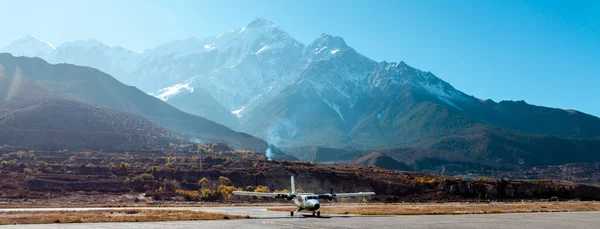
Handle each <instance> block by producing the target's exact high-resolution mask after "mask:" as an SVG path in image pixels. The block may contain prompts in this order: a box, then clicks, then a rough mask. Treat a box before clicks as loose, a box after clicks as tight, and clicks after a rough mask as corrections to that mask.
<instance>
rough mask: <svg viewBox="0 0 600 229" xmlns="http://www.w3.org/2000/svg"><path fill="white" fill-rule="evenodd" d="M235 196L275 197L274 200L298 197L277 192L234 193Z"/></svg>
mask: <svg viewBox="0 0 600 229" xmlns="http://www.w3.org/2000/svg"><path fill="white" fill-rule="evenodd" d="M233 195H238V196H262V197H273V198H288V197H293V196H296V195H293V194H290V193H275V192H243V191H233Z"/></svg>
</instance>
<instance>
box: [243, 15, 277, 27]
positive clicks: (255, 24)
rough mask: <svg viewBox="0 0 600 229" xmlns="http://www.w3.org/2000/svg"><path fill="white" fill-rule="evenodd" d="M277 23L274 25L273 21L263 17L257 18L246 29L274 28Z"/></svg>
mask: <svg viewBox="0 0 600 229" xmlns="http://www.w3.org/2000/svg"><path fill="white" fill-rule="evenodd" d="M274 25H275V23H273V22H272V21H269V20H267V19H265V18H263V17H257V18H255V19H254V20H252V21H251V22H250V23H248V25H246V28H256V27H263V26H274Z"/></svg>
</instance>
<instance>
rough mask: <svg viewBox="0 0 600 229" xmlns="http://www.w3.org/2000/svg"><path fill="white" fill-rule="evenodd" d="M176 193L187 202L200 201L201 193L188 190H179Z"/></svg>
mask: <svg viewBox="0 0 600 229" xmlns="http://www.w3.org/2000/svg"><path fill="white" fill-rule="evenodd" d="M175 193H177V195H179V196H183V198H185V200H186V201H198V200H200V193H199V192H198V191H188V190H181V189H177V190H176V191H175Z"/></svg>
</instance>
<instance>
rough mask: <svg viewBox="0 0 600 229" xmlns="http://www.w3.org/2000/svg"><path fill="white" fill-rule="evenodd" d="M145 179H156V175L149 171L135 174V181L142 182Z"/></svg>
mask: <svg viewBox="0 0 600 229" xmlns="http://www.w3.org/2000/svg"><path fill="white" fill-rule="evenodd" d="M145 180H154V175H152V174H148V173H142V174H140V175H137V176H135V177H134V178H133V179H132V181H133V182H142V181H145Z"/></svg>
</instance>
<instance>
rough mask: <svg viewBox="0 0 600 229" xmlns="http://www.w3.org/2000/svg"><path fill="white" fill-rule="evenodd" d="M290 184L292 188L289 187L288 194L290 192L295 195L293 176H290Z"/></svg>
mask: <svg viewBox="0 0 600 229" xmlns="http://www.w3.org/2000/svg"><path fill="white" fill-rule="evenodd" d="M290 182H291V183H292V186H291V187H290V192H292V194H296V183H295V182H294V176H292V178H291V180H290Z"/></svg>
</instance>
